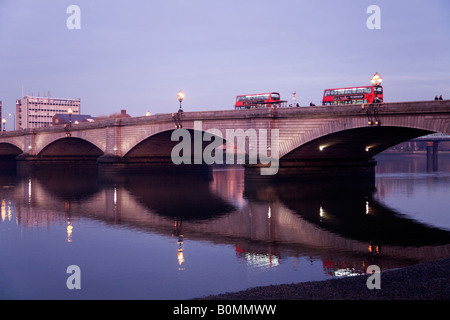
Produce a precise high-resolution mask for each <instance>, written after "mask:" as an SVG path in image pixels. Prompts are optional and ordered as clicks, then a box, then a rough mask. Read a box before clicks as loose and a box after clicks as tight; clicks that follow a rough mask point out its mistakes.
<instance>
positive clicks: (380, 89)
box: [375, 87, 383, 94]
mask: <svg viewBox="0 0 450 320" xmlns="http://www.w3.org/2000/svg"><path fill="white" fill-rule="evenodd" d="M375 93H378V94H381V93H383V88H382V87H375Z"/></svg>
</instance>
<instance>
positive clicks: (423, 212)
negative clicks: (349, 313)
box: [0, 155, 450, 299]
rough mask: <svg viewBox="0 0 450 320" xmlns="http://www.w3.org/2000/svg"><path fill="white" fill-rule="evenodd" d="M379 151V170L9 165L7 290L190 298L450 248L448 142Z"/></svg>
mask: <svg viewBox="0 0 450 320" xmlns="http://www.w3.org/2000/svg"><path fill="white" fill-rule="evenodd" d="M377 161H378V165H377V168H376V178H375V181H374V182H370V183H360V182H358V183H356V182H350V181H347V182H336V181H334V182H327V181H315V182H311V181H309V182H298V181H297V182H279V183H261V182H258V183H254V182H252V181H248V180H246V179H245V175H244V171H243V170H239V169H232V170H215V171H214V172H213V173H212V174H211V175H209V176H200V177H199V176H192V175H163V174H153V175H145V174H140V175H127V176H108V177H102V176H99V175H98V174H97V173H96V172H95V170H93V171H91V170H87V169H85V170H82V171H73V170H65V171H61V170H46V171H42V170H40V171H38V172H35V173H29V174H16V173H14V174H13V173H8V172H4V173H1V174H0V203H1V220H0V299H191V298H195V297H201V296H206V295H210V294H218V293H224V292H232V291H238V290H243V289H246V288H250V287H255V286H263V285H271V284H282V283H293V282H304V281H314V280H325V279H331V278H333V277H345V276H351V275H355V274H361V273H363V272H365V270H366V269H367V267H368V266H369V265H373V264H375V265H378V266H379V267H380V268H381V269H383V270H385V269H391V268H399V267H404V266H408V265H413V264H416V263H419V262H423V261H428V260H433V259H440V258H447V257H450V215H449V205H450V198H449V187H450V155H440V159H439V164H438V168H435V170H433V169H432V168H429V167H427V163H426V156H425V155H402V156H399V155H395V156H394V155H381V156H379V157H378V158H377ZM72 265H75V266H78V267H79V272H76V273H74V274H73V275H74V276H75V275H76V278H75V280H74V282H73V283H77V284H79V285H80V289H76V288H75V289H72V290H71V289H69V288H68V286H67V280H68V278H69V277H72V273H71V272H70V271H69V273H68V270H67V268H68V267H69V266H72ZM71 279H72V280H73V279H74V278H71Z"/></svg>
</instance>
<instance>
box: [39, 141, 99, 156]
mask: <svg viewBox="0 0 450 320" xmlns="http://www.w3.org/2000/svg"><path fill="white" fill-rule="evenodd" d="M103 154H104V152H103V151H102V150H101V149H100V148H99V147H97V146H96V145H94V144H93V143H91V142H89V141H87V140H84V139H81V138H76V137H65V138H60V139H57V140H55V141H53V142H51V143H49V144H48V145H46V146H45V147H44V148H42V150H41V151H40V152H39V153H38V154H37V156H38V158H62V159H64V158H98V157H99V156H102V155H103Z"/></svg>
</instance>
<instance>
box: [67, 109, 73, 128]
mask: <svg viewBox="0 0 450 320" xmlns="http://www.w3.org/2000/svg"><path fill="white" fill-rule="evenodd" d="M67 113H68V114H69V125H72V113H73V110H72V108H69V110H67Z"/></svg>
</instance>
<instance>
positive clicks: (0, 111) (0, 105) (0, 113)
mask: <svg viewBox="0 0 450 320" xmlns="http://www.w3.org/2000/svg"><path fill="white" fill-rule="evenodd" d="M1 119H3V118H2V101H1V100H0V120H1Z"/></svg>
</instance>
